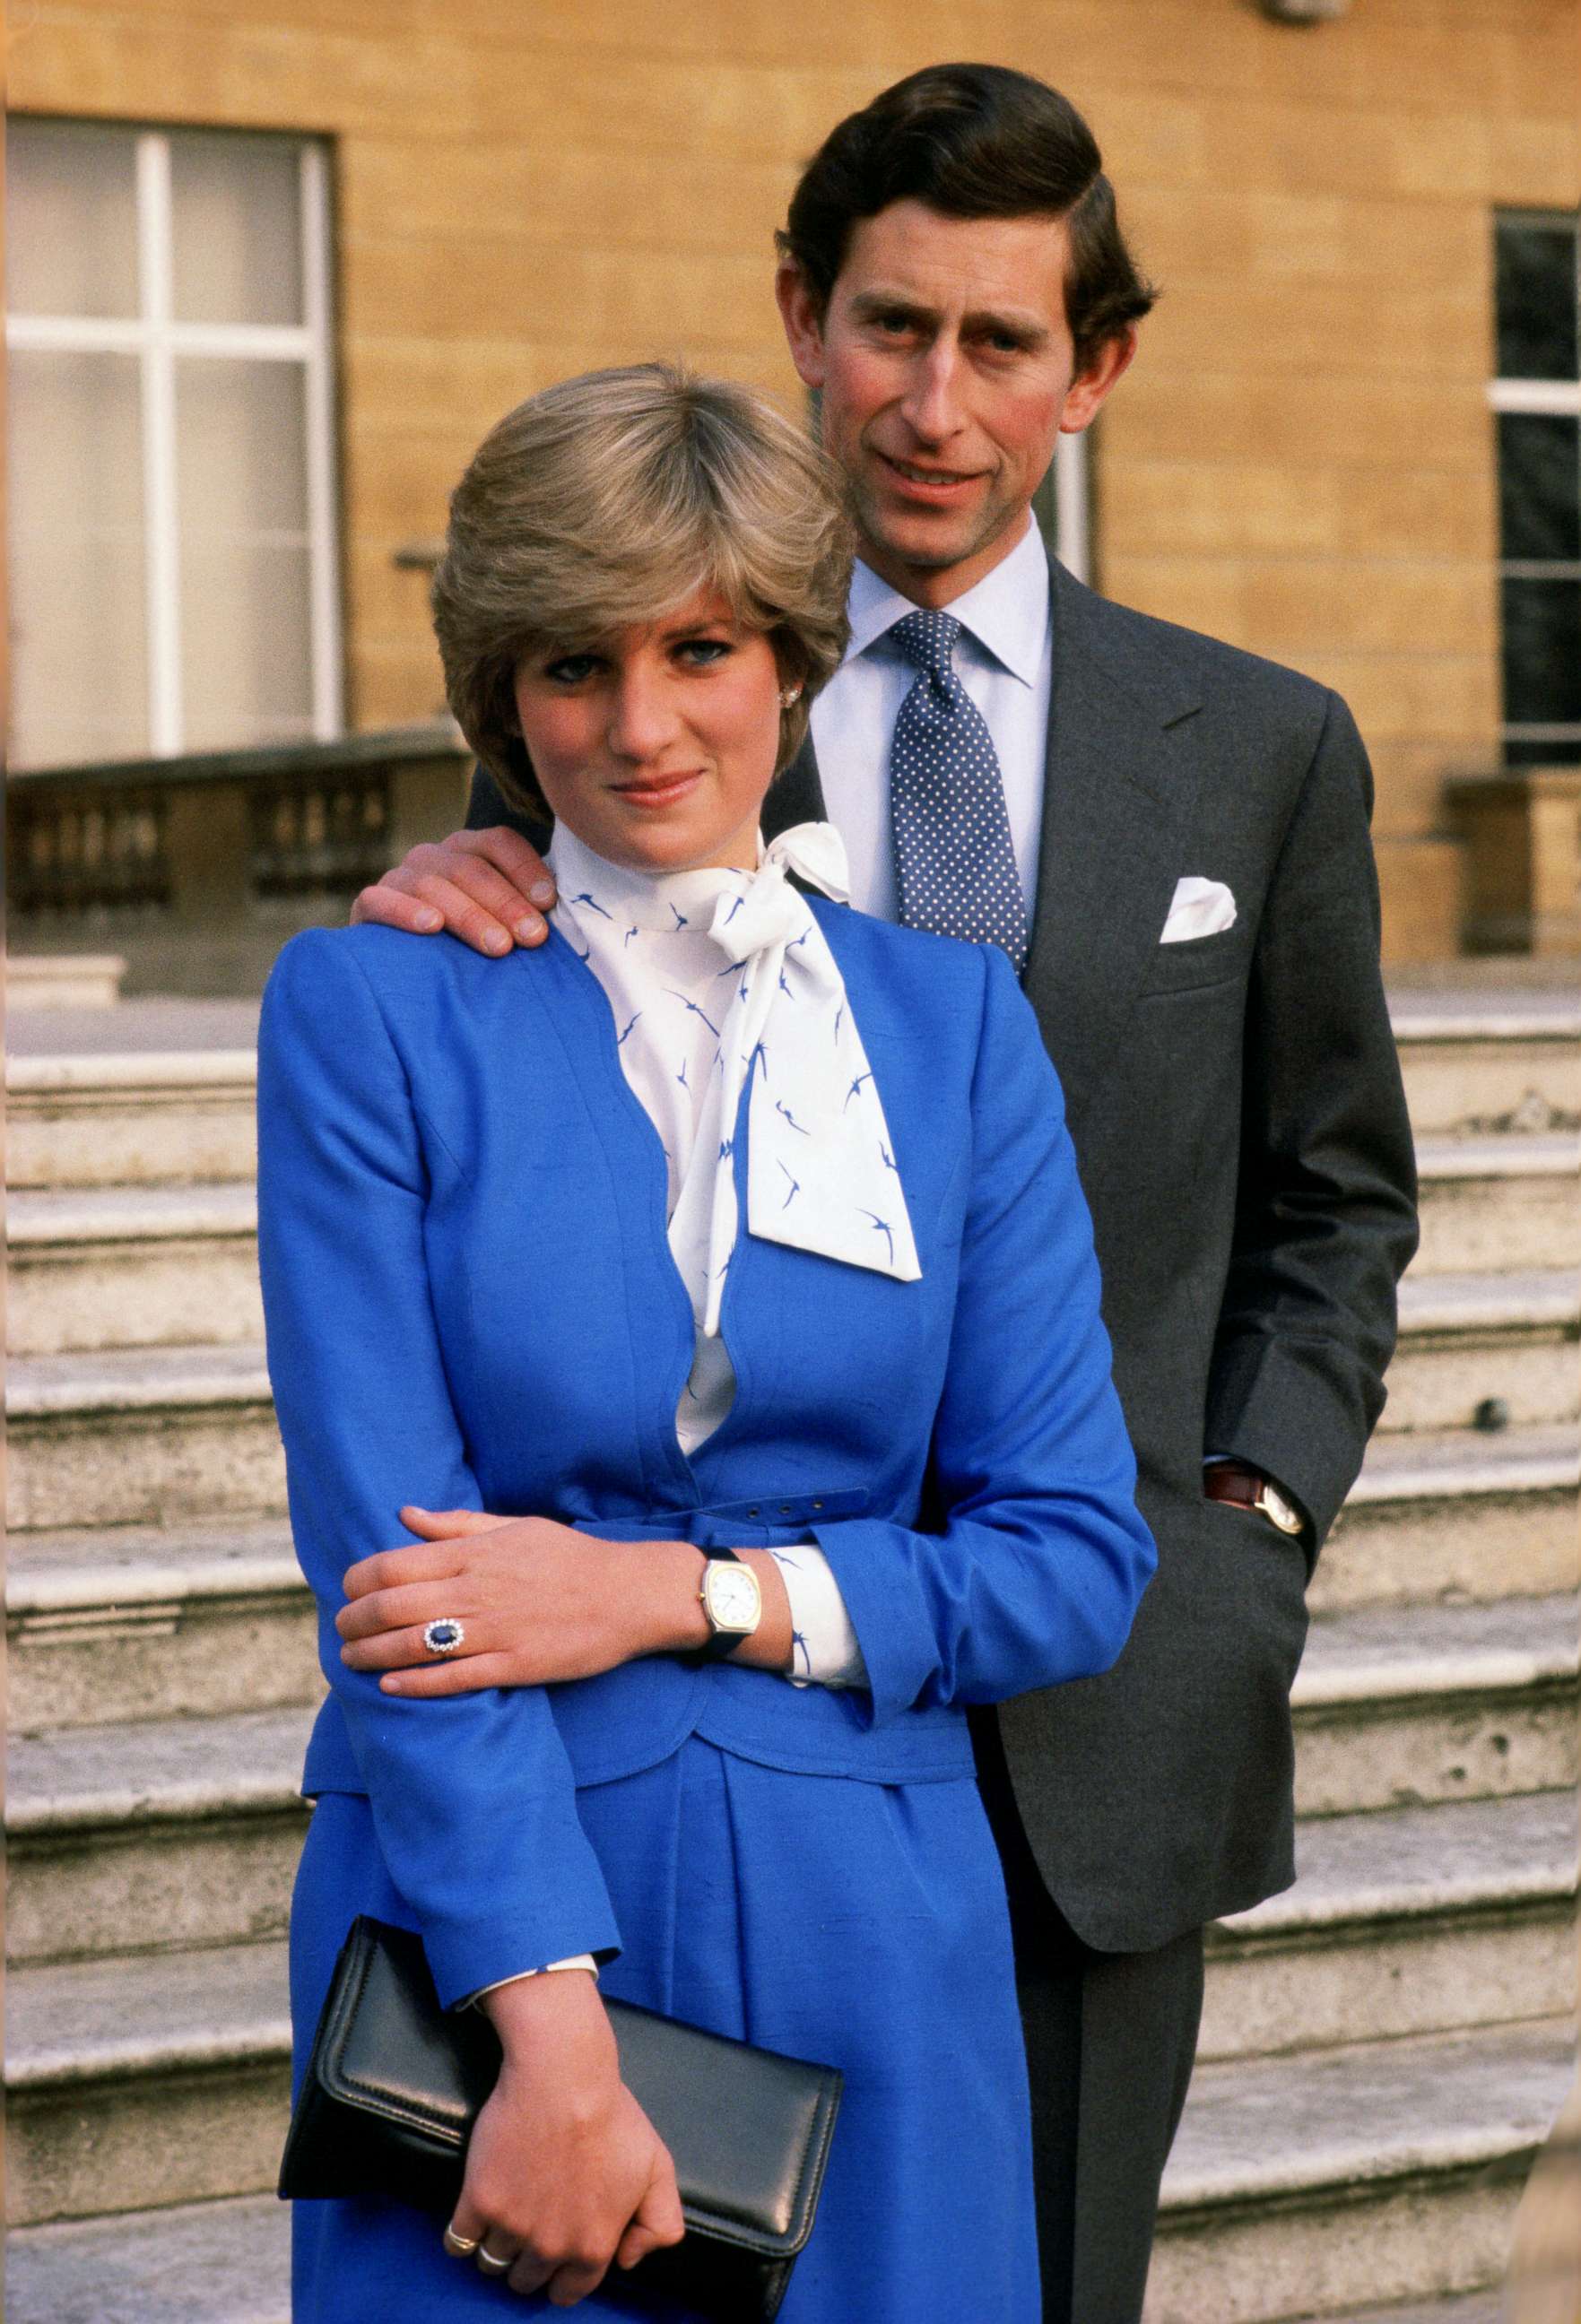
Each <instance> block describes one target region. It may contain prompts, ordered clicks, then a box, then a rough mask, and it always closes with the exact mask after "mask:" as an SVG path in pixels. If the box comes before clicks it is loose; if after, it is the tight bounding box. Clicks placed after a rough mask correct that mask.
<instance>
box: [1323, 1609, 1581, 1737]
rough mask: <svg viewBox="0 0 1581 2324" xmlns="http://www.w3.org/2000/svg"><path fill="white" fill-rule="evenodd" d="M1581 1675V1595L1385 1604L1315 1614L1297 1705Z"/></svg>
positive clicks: (1466, 1690) (1473, 1690) (1522, 1684)
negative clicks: (1465, 1602)
mask: <svg viewBox="0 0 1581 2324" xmlns="http://www.w3.org/2000/svg"><path fill="white" fill-rule="evenodd" d="M1578 1674H1581V1600H1576V1598H1574V1597H1572V1596H1559V1597H1550V1598H1517V1599H1507V1600H1502V1602H1495V1603H1493V1604H1492V1605H1485V1606H1484V1605H1476V1606H1454V1605H1450V1606H1409V1607H1392V1606H1388V1607H1380V1608H1376V1609H1366V1610H1364V1611H1362V1612H1358V1613H1354V1614H1327V1615H1318V1616H1317V1617H1315V1618H1314V1620H1313V1623H1312V1627H1311V1629H1310V1631H1309V1632H1308V1638H1307V1651H1306V1654H1305V1655H1303V1657H1302V1660H1301V1666H1300V1669H1299V1671H1298V1672H1297V1674H1296V1682H1295V1684H1294V1686H1293V1687H1292V1689H1291V1691H1290V1704H1291V1708H1292V1709H1293V1710H1295V1711H1298V1712H1300V1711H1325V1710H1329V1709H1337V1708H1339V1707H1341V1706H1343V1705H1345V1704H1351V1703H1363V1702H1390V1701H1419V1700H1420V1699H1421V1698H1423V1697H1424V1696H1434V1695H1462V1694H1465V1695H1479V1694H1484V1693H1493V1692H1498V1693H1506V1692H1513V1691H1515V1690H1518V1689H1521V1688H1526V1687H1537V1686H1548V1685H1551V1684H1555V1683H1560V1684H1562V1683H1565V1682H1567V1681H1572V1682H1573V1681H1574V1680H1575V1679H1576V1676H1577V1675H1578Z"/></svg>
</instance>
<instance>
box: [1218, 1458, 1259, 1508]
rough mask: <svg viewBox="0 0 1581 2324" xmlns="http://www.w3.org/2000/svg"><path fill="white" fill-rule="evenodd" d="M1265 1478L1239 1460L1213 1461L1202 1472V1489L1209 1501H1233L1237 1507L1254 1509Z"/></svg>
mask: <svg viewBox="0 0 1581 2324" xmlns="http://www.w3.org/2000/svg"><path fill="white" fill-rule="evenodd" d="M1266 1482H1267V1479H1266V1478H1265V1477H1264V1476H1263V1475H1262V1471H1261V1470H1258V1469H1248V1468H1247V1467H1246V1466H1245V1464H1244V1462H1240V1461H1215V1462H1213V1463H1212V1465H1211V1467H1209V1468H1207V1469H1205V1470H1204V1471H1203V1472H1202V1489H1203V1492H1204V1494H1205V1495H1206V1497H1207V1499H1209V1500H1210V1501H1233V1502H1234V1505H1235V1507H1236V1508H1238V1509H1254V1508H1256V1507H1257V1505H1258V1503H1259V1501H1260V1500H1261V1499H1262V1488H1263V1486H1264V1485H1265V1484H1266Z"/></svg>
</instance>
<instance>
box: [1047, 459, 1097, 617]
mask: <svg viewBox="0 0 1581 2324" xmlns="http://www.w3.org/2000/svg"><path fill="white" fill-rule="evenodd" d="M1090 435H1091V431H1090V429H1082V431H1081V433H1080V434H1079V435H1077V436H1065V435H1061V436H1059V437H1058V438H1056V439H1055V445H1054V458H1053V462H1052V466H1051V470H1050V474H1049V479H1048V481H1049V483H1050V484H1052V485H1053V488H1054V538H1053V539H1052V540H1051V541H1049V544H1048V545H1049V547H1050V548H1051V549H1053V551H1054V554H1055V556H1056V557H1057V558H1059V562H1060V563H1061V565H1063V566H1064V567H1065V569H1066V571H1067V572H1068V573H1070V574H1074V575H1075V576H1076V578H1077V580H1078V581H1085V582H1086V584H1087V586H1089V587H1090V586H1092V577H1093V570H1092V568H1093V537H1092V494H1091V489H1090V484H1089V479H1090V477H1091V475H1092V448H1091V443H1090ZM1046 507H1047V502H1046V501H1045V500H1044V498H1043V486H1042V485H1041V484H1040V485H1039V487H1038V492H1037V493H1036V494H1035V495H1034V510H1033V513H1034V514H1035V515H1036V516H1037V517H1038V519H1039V522H1040V526H1041V524H1042V517H1043V511H1044V510H1045V509H1046ZM1044 538H1045V539H1047V538H1048V536H1047V533H1046V532H1045V535H1044Z"/></svg>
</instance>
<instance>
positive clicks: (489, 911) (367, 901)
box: [351, 824, 554, 958]
mask: <svg viewBox="0 0 1581 2324" xmlns="http://www.w3.org/2000/svg"><path fill="white" fill-rule="evenodd" d="M553 903H554V881H553V880H552V878H551V877H550V873H549V871H548V869H547V867H546V866H545V864H544V861H543V858H542V856H541V855H540V854H539V853H538V851H537V849H536V848H535V847H532V846H531V845H529V844H528V842H527V841H526V840H524V839H523V838H522V835H521V834H520V832H516V831H513V830H511V828H510V827H509V825H505V824H500V825H496V826H495V828H494V829H492V830H489V831H453V832H452V833H451V834H450V835H449V837H448V839H441V840H439V842H438V843H437V844H424V845H423V846H421V847H414V848H412V849H411V852H410V853H408V854H407V856H406V857H405V859H404V860H403V861H402V862H400V863H397V864H396V865H395V867H394V869H393V871H386V872H385V874H384V878H383V879H382V880H380V881H378V882H377V884H376V885H375V886H374V887H372V888H365V889H364V890H363V891H362V893H361V895H360V896H358V898H357V899H356V902H355V903H354V904H353V906H352V908H351V918H352V922H353V925H354V926H355V925H356V923H357V922H358V921H361V920H374V921H377V922H378V924H379V925H380V926H381V927H386V928H401V929H402V930H403V931H404V932H405V933H406V934H407V935H408V936H438V935H439V932H440V930H441V929H446V930H448V932H449V934H450V935H451V936H459V937H460V939H461V941H462V943H463V944H469V945H471V946H472V949H473V950H474V952H481V953H486V954H491V955H493V956H495V957H496V958H497V957H499V956H500V955H501V954H504V953H508V952H509V951H510V950H511V948H512V946H513V945H526V946H529V947H531V946H532V945H541V943H542V942H543V940H544V938H545V936H548V934H549V922H548V921H547V919H546V918H544V914H545V913H546V912H547V911H548V910H549V909H550V907H551V906H552V905H553Z"/></svg>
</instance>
